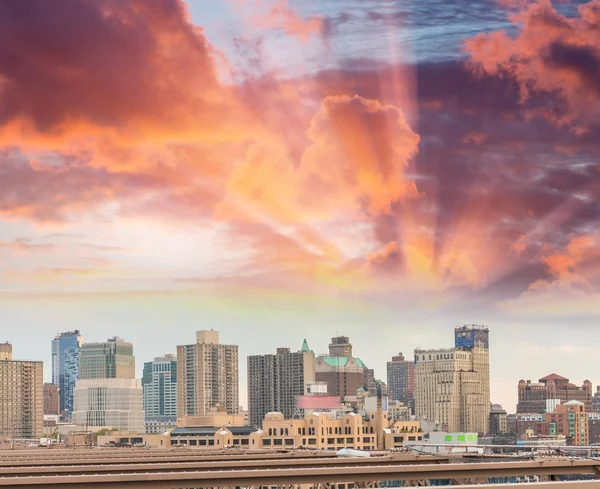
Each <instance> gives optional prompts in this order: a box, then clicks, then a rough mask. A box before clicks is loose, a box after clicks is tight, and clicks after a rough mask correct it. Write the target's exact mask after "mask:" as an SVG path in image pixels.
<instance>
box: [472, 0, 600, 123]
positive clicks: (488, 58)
mask: <svg viewBox="0 0 600 489" xmlns="http://www.w3.org/2000/svg"><path fill="white" fill-rule="evenodd" d="M511 19H512V21H513V23H514V24H515V26H516V28H517V30H518V33H517V35H516V36H514V37H512V36H511V35H509V34H508V33H507V32H506V31H495V32H492V33H489V34H479V35H477V36H475V37H474V38H472V39H469V40H467V41H466V42H465V47H466V50H467V52H468V53H469V55H470V57H471V61H472V63H473V65H474V67H475V68H476V69H478V70H480V71H482V72H483V73H487V74H490V75H502V76H507V77H509V78H510V79H512V80H514V82H515V83H516V84H517V86H518V88H519V95H520V99H521V102H522V103H523V104H524V105H525V107H526V110H527V112H528V114H529V115H530V116H531V117H543V118H545V119H547V120H549V121H552V122H553V123H555V124H557V125H559V126H562V125H567V126H570V127H571V128H572V129H573V130H575V131H586V130H589V128H590V126H594V125H596V123H597V119H598V115H599V114H600V104H599V103H598V96H599V94H600V81H599V80H600V48H599V46H600V37H599V34H598V32H599V30H598V28H599V27H600V2H598V1H597V0H592V1H590V2H588V3H585V4H582V5H579V7H578V15H577V17H575V18H569V17H567V16H565V15H562V14H560V13H559V12H558V11H557V9H556V7H555V6H553V4H552V2H551V0H537V1H535V2H531V3H530V4H529V5H527V6H525V7H524V8H523V10H521V11H519V12H518V13H515V14H513V15H512V17H511Z"/></svg>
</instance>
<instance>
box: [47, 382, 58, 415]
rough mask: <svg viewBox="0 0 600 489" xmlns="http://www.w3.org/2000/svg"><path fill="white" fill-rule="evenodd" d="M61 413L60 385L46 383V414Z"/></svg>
mask: <svg viewBox="0 0 600 489" xmlns="http://www.w3.org/2000/svg"><path fill="white" fill-rule="evenodd" d="M59 413H60V402H59V396H58V386H56V385H54V384H44V414H54V415H58V414H59Z"/></svg>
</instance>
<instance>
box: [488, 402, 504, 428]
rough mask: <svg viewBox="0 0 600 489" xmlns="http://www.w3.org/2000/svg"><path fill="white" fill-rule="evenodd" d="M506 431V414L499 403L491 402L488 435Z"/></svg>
mask: <svg viewBox="0 0 600 489" xmlns="http://www.w3.org/2000/svg"><path fill="white" fill-rule="evenodd" d="M505 433H508V414H507V413H506V411H505V410H504V409H503V408H502V406H501V405H500V404H492V408H491V410H490V433H489V434H490V435H491V436H497V435H503V434H505Z"/></svg>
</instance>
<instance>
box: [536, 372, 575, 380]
mask: <svg viewBox="0 0 600 489" xmlns="http://www.w3.org/2000/svg"><path fill="white" fill-rule="evenodd" d="M550 380H552V381H556V380H564V381H566V382H569V379H567V378H566V377H563V376H562V375H558V374H555V373H551V374H550V375H546V377H542V378H541V379H540V382H547V381H550Z"/></svg>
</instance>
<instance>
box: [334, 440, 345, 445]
mask: <svg viewBox="0 0 600 489" xmlns="http://www.w3.org/2000/svg"><path fill="white" fill-rule="evenodd" d="M336 443H337V444H338V445H343V444H344V439H343V438H338V439H337V440H336Z"/></svg>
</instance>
